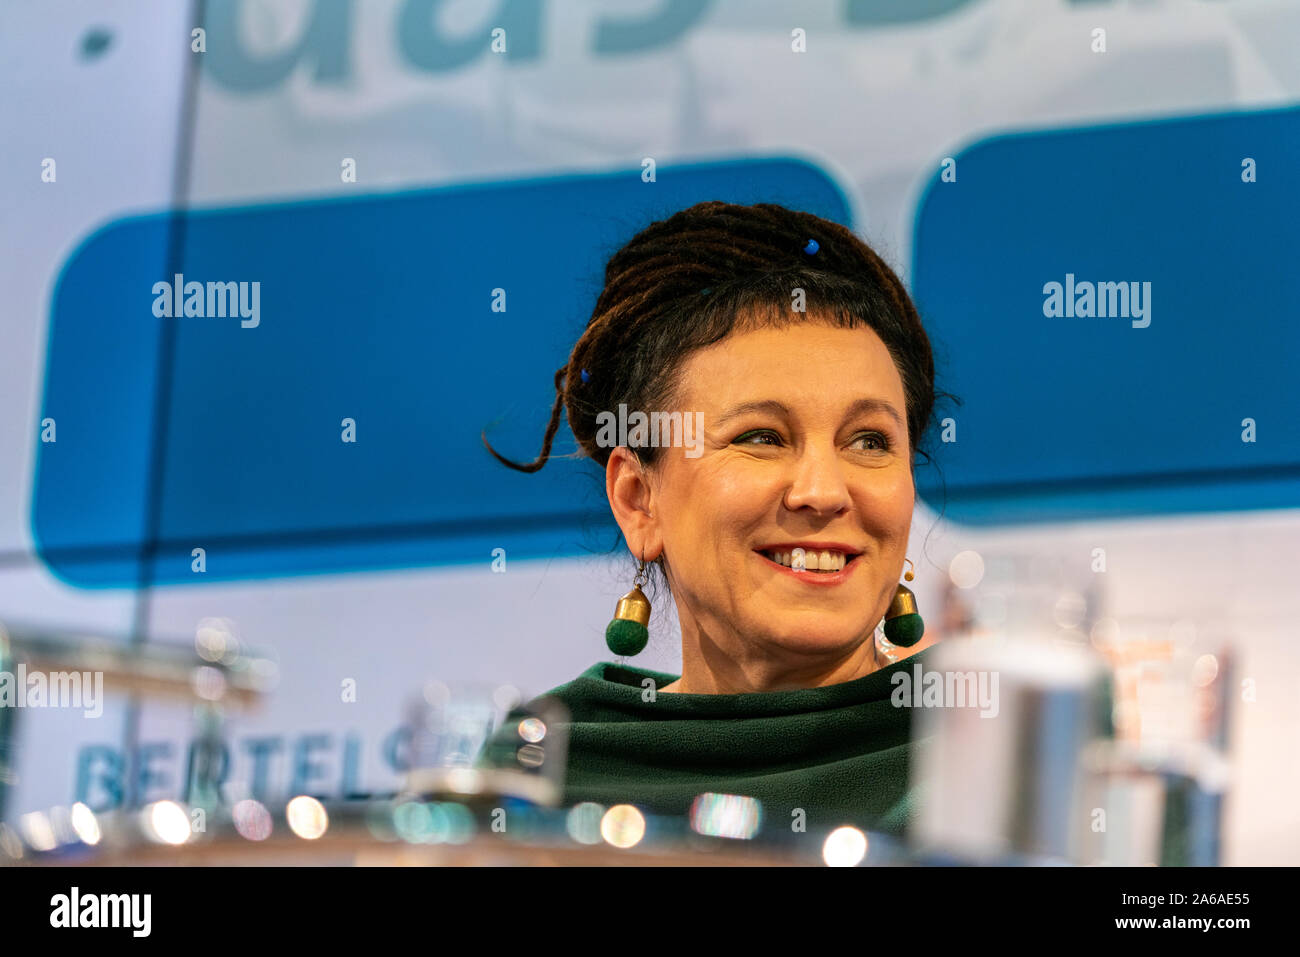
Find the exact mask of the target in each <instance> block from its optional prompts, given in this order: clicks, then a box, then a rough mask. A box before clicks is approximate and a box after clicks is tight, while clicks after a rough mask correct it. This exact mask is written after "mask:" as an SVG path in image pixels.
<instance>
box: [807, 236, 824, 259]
mask: <svg viewBox="0 0 1300 957" xmlns="http://www.w3.org/2000/svg"><path fill="white" fill-rule="evenodd" d="M819 249H821V247H820V246H818V245H817V240H815V239H810V240H808V245H807V246H805V247H804V248H803V251H804V252H806V253H807V254H808V255H809V256H812V255H815V254H816V252H817V250H819Z"/></svg>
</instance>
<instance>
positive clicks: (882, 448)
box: [857, 432, 889, 452]
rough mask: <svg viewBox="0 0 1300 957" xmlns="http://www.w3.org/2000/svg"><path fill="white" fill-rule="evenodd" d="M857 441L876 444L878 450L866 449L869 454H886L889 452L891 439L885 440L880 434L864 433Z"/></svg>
mask: <svg viewBox="0 0 1300 957" xmlns="http://www.w3.org/2000/svg"><path fill="white" fill-rule="evenodd" d="M857 441H859V442H862V441H867V442H875V443H876V448H874V449H864V451H868V452H886V451H888V450H889V439H887V438H885V437H884V436H883V435H881V434H880V433H879V432H863V433H862V434H861V435H859V436H858V438H857Z"/></svg>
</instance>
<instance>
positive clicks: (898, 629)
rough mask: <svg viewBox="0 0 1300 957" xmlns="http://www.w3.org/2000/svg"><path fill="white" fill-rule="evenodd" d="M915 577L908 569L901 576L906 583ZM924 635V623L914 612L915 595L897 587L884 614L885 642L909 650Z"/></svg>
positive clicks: (900, 586)
mask: <svg viewBox="0 0 1300 957" xmlns="http://www.w3.org/2000/svg"><path fill="white" fill-rule="evenodd" d="M903 561H905V562H907V564H909V565H911V564H912V560H911V559H910V558H905V559H903ZM913 567H915V566H913ZM915 577H916V576H915V575H913V574H912V570H911V569H910V568H909V569H908V570H907V572H905V573H904V575H903V578H904V579H906V580H907V581H911V580H912V579H913V578H915ZM924 634H925V622H924V621H923V620H922V619H921V615H920V613H919V612H918V611H917V610H916V595H914V594H912V589H910V588H908V587H907V586H906V585H899V586H898V588H897V589H896V590H895V591H894V600H893V601H891V602H890V603H889V611H887V612H885V638H886V640H888V641H889V643H890V644H891V645H897V646H898V647H900V648H910V647H912V645H914V644H916V643H917V642H918V641H920V640H921V636H922V635H924Z"/></svg>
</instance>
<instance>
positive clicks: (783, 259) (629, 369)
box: [483, 200, 936, 472]
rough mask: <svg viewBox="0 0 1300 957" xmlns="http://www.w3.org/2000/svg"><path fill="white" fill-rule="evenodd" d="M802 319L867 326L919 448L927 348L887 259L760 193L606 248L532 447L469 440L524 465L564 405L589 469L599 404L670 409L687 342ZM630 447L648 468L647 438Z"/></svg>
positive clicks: (547, 452) (690, 346)
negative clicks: (798, 301) (523, 456)
mask: <svg viewBox="0 0 1300 957" xmlns="http://www.w3.org/2000/svg"><path fill="white" fill-rule="evenodd" d="M810 241H811V242H812V243H814V244H815V246H814V245H810ZM814 250H815V251H814ZM796 287H798V288H801V289H803V290H804V294H805V302H806V307H807V312H806V313H800V312H796V311H794V310H793V309H792V308H791V295H792V290H793V289H795V288H796ZM809 319H816V320H818V321H822V322H830V323H833V324H835V325H838V326H841V327H846V328H851V327H856V326H867V327H869V328H870V329H872V330H873V331H874V332H875V333H876V335H878V336H879V337H880V338H881V340H882V341H883V342H884V344H885V346H886V348H887V349H888V350H889V354H890V356H891V357H892V358H893V360H894V365H895V366H896V367H897V368H898V372H899V376H900V377H901V379H902V381H903V392H904V395H905V397H906V400H907V409H906V417H907V431H908V439H909V443H910V445H911V449H912V451H913V453H914V454H919V455H923V456H925V457H926V459H927V460H928V459H929V455H928V454H927V453H925V452H924V451H923V450H921V449H920V448H919V444H920V442H921V438H922V436H923V434H924V433H925V431H926V429H927V427H928V426H929V423H930V417H931V415H932V413H933V409H934V403H935V399H936V392H935V388H934V358H933V355H932V353H931V348H930V339H929V337H928V336H927V335H926V332H925V329H924V328H923V327H922V325H921V320H920V317H919V316H918V315H917V311H916V307H915V306H914V305H913V304H912V300H911V297H910V296H909V295H908V294H907V290H906V289H904V288H903V284H902V282H901V281H900V280H899V278H898V276H897V275H895V274H894V271H893V270H892V269H890V268H889V266H887V265H886V264H885V262H884V261H883V260H882V259H881V258H880V257H879V256H878V255H876V253H875V251H874V250H873V249H872V248H871V247H870V246H868V245H867V244H866V243H865V242H863V241H862V240H861V239H859V238H858V237H857V236H855V235H854V234H853V233H852V232H851V231H850V230H848V229H846V228H845V227H844V226H841V225H840V224H838V223H833V222H830V221H829V220H826V219H822V218H821V217H819V216H814V215H812V214H811V213H805V212H800V211H797V210H791V209H787V208H785V207H783V206H777V205H774V204H772V203H758V204H755V205H753V206H738V205H735V204H732V203H724V202H719V201H716V200H715V201H710V202H704V203H697V204H696V205H694V206H691V207H689V208H688V209H684V210H682V211H681V212H678V213H675V214H674V215H672V216H670V217H669V218H668V219H665V220H660V221H658V222H655V223H652V224H651V225H649V226H648V227H646V228H645V229H643V230H642V231H641V232H639V233H637V234H636V235H635V236H633V237H632V239H631V240H629V241H628V243H627V244H626V245H625V246H623V248H622V249H620V250H619V251H618V252H617V253H615V254H614V256H613V258H611V259H610V261H609V263H608V265H607V266H606V267H605V288H604V289H603V290H602V291H601V294H600V297H599V298H598V299H597V300H596V307H595V309H594V310H592V314H591V319H590V320H589V321H588V323H587V328H586V331H585V332H583V334H582V336H581V338H579V339H578V342H577V344H575V345H574V347H573V351H572V352H571V353H570V355H569V360H568V362H567V363H565V365H564V366H562V367H561V368H560V369H558V370H557V371H556V373H555V391H556V398H555V404H554V406H553V407H552V409H551V419H550V422H549V423H548V425H547V427H546V432H545V435H544V436H543V438H542V451H541V454H540V455H538V457H537V458H536V459H534V460H533V461H532V462H527V463H520V462H513V461H511V460H510V459H507V458H505V457H504V456H502V455H501V454H499V453H498V452H497V451H496V450H495V449H493V448H492V446H491V445H490V444H489V443H488V441H487V436H486V434H484V436H483V444H484V445H486V446H487V449H488V451H489V452H491V453H492V455H494V456H495V457H496V458H497V460H498V461H500V462H501V463H502V464H504V465H507V466H509V467H510V468H512V469H518V470H519V471H521V472H536V471H537V470H538V469H540V468H541V467H542V466H543V465H545V464H546V461H547V460H548V459H549V458H550V457H551V442H552V440H553V439H554V438H555V433H556V431H557V430H558V429H559V426H560V414H561V410H562V409H564V410H567V412H568V417H569V427H570V429H571V430H572V431H573V435H574V437H575V438H576V439H577V440H578V444H579V446H580V447H581V449H582V451H583V452H584V453H585V454H586V455H587V456H589V457H590V458H592V459H593V460H595V461H596V462H597V463H599V464H600V465H601V466H602V467H603V466H605V465H606V464H607V463H608V461H609V456H610V452H611V450H610V449H609V448H603V447H601V446H600V445H598V444H597V442H596V433H597V419H596V417H597V415H598V414H599V413H600V412H602V411H613V410H616V409H617V408H618V407H619V405H620V403H621V404H624V405H626V407H627V408H628V409H640V410H648V409H663V410H667V409H672V408H676V407H677V405H678V404H679V401H678V399H679V395H678V393H679V392H680V385H681V384H680V376H681V371H682V366H683V364H684V363H685V361H686V359H687V357H689V356H690V355H691V353H692V352H694V351H695V350H697V349H700V348H703V347H705V346H708V345H711V344H713V343H715V342H718V341H719V340H721V339H723V338H725V337H726V336H728V335H729V334H731V333H732V332H735V331H741V330H744V329H752V328H757V327H760V326H776V325H782V324H786V323H790V322H799V321H807V320H809ZM632 451H633V452H634V453H635V454H636V455H637V458H638V459H639V460H640V461H641V462H642V464H644V465H647V466H652V465H654V464H655V462H656V460H657V457H658V452H659V449H658V448H657V447H655V446H652V445H651V446H646V447H643V448H634V449H632ZM913 464H915V459H914V460H913Z"/></svg>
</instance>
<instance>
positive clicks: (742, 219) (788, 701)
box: [484, 202, 936, 831]
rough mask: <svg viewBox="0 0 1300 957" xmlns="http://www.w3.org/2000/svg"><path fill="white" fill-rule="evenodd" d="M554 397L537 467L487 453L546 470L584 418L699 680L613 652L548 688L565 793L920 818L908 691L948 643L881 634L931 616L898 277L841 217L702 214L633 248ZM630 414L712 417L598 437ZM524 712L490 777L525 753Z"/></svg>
mask: <svg viewBox="0 0 1300 957" xmlns="http://www.w3.org/2000/svg"><path fill="white" fill-rule="evenodd" d="M555 384H556V391H557V397H556V402H555V407H554V409H553V410H552V417H551V421H550V423H549V425H548V427H547V430H546V434H545V437H544V440H543V448H542V452H541V454H540V455H539V456H538V458H537V459H536V460H535V461H533V462H531V463H516V462H512V461H510V460H509V459H506V458H504V457H502V456H501V455H500V454H498V453H497V452H496V451H495V450H493V449H492V448H491V446H490V445H489V446H488V448H489V451H491V452H492V454H493V455H494V456H496V458H497V459H498V460H499V461H501V462H502V463H504V464H506V465H508V466H510V467H511V468H516V469H519V470H522V471H529V472H531V471H536V470H537V469H540V468H541V467H542V466H543V465H544V464H545V463H546V461H547V459H548V458H549V456H550V447H551V442H552V440H553V438H554V436H555V433H556V430H557V429H558V427H559V422H560V416H561V414H562V412H564V411H567V413H568V420H569V424H570V427H571V429H572V431H573V434H574V436H575V437H576V438H577V440H578V443H579V445H580V446H581V448H582V451H583V453H585V454H586V455H589V456H590V457H591V458H592V459H594V460H595V461H596V462H598V463H599V464H600V465H602V466H603V467H604V469H605V490H606V494H607V496H608V499H609V504H610V508H611V510H612V511H613V514H614V517H615V519H616V521H617V522H618V524H619V527H620V529H621V530H622V533H623V537H624V539H625V540H626V542H627V544H628V547H629V549H630V550H631V553H632V555H633V557H634V558H635V559H640V566H639V568H638V577H637V580H638V584H639V583H641V580H642V578H643V577H645V575H646V574H647V573H648V572H649V571H650V570H652V569H653V570H655V571H657V572H658V574H659V575H661V576H662V581H663V584H665V585H666V586H667V588H668V589H669V591H670V593H671V595H672V597H673V600H674V602H675V604H676V607H677V613H678V619H679V621H680V623H681V651H682V673H681V675H680V676H677V675H666V674H662V673H659V672H654V671H649V670H647V669H642V668H636V667H632V666H630V665H627V664H605V663H602V664H597V665H595V666H593V667H592V668H590V669H588V670H587V671H586V672H584V673H583V674H582V675H580V676H579V677H578V678H576V679H575V680H574V681H571V682H569V683H568V684H566V685H563V686H561V687H560V688H557V689H555V690H554V691H552V692H551V693H550V694H551V695H552V696H553V697H555V698H558V699H560V700H561V701H563V702H564V704H565V705H566V706H567V707H568V709H569V711H570V714H571V721H570V724H569V728H568V732H569V765H568V769H567V775H566V784H565V797H566V799H567V800H570V801H579V800H594V801H627V802H630V803H634V804H640V805H642V806H643V807H647V808H649V809H652V810H655V811H659V812H664V813H684V812H685V811H686V810H687V809H688V808H689V807H690V805H691V803H692V801H693V799H694V798H695V797H696V796H697V795H699V794H700V793H703V792H721V793H733V794H742V795H746V796H749V797H753V798H757V799H758V800H760V801H761V802H763V805H764V807H765V809H766V814H767V817H768V819H769V820H771V818H772V816H773V815H775V816H776V818H777V819H778V822H779V821H780V820H782V819H784V820H787V821H791V822H792V823H797V822H799V821H804V822H824V823H826V824H828V825H829V824H842V823H856V824H859V825H861V826H864V827H868V828H877V829H882V830H888V831H901V830H904V829H905V828H906V824H907V820H908V815H909V809H910V797H911V795H910V793H909V791H908V768H909V764H910V761H911V759H912V757H913V755H912V751H913V748H914V744H915V743H914V742H912V740H911V733H910V732H911V718H910V712H909V711H908V710H907V709H905V708H897V707H895V706H894V705H893V704H892V703H891V700H890V698H891V681H890V679H891V676H892V673H893V672H895V671H897V670H898V669H899V668H900V667H902V665H901V663H899V664H897V665H896V664H895V662H897V661H898V659H899V658H901V657H905V656H907V655H909V654H910V655H914V654H916V653H917V652H920V651H921V650H922V648H924V647H925V645H924V643H922V644H913V645H912V646H911V647H909V648H907V649H899V648H897V647H896V646H895V645H892V644H889V643H887V642H884V641H883V640H881V639H879V638H878V637H877V629H878V626H879V625H880V624H881V622H882V620H883V619H886V618H889V619H894V618H895V616H901V615H903V614H905V613H906V612H908V611H911V610H913V609H912V607H911V606H910V605H909V600H910V597H911V593H910V591H908V590H907V589H906V588H905V587H904V586H901V585H900V584H899V577H900V575H901V573H902V570H903V565H904V562H905V560H906V550H907V543H908V535H909V531H910V527H911V521H912V511H913V507H914V505H915V482H914V478H913V469H914V466H915V462H916V458H917V456H918V455H924V453H923V452H921V451H919V450H918V442H919V440H920V439H921V437H922V435H923V434H924V433H925V432H926V429H927V426H928V424H929V421H930V418H931V414H932V410H933V406H934V401H935V396H936V393H935V388H934V363H933V359H932V356H931V350H930V343H929V339H928V337H927V336H926V333H925V330H924V328H923V327H922V325H921V322H920V319H919V317H918V316H917V312H916V309H915V307H914V306H913V304H912V302H911V299H910V298H909V296H908V295H907V292H906V290H905V289H904V288H903V285H902V283H901V282H900V281H899V279H898V277H897V276H896V275H895V274H894V272H893V271H892V270H891V269H890V268H889V267H888V266H887V265H885V263H884V262H883V261H882V260H881V259H880V257H879V256H877V255H876V254H875V253H874V252H873V251H872V250H871V248H870V247H869V246H867V245H866V244H865V243H864V242H862V241H861V240H860V239H858V238H857V237H856V236H854V235H853V233H852V232H850V231H849V230H848V229H846V228H845V227H843V226H840V225H839V224H836V223H832V222H829V221H827V220H824V219H821V218H819V217H816V216H813V215H811V214H808V213H803V212H798V211H794V210H789V209H786V208H784V207H780V206H775V205H771V204H758V205H755V206H736V205H731V204H727V203H721V202H707V203H700V204H698V205H696V206H692V207H690V208H689V209H686V210H683V211H681V212H679V213H677V214H676V215H674V216H672V217H670V218H669V219H667V220H664V221H661V222H656V223H654V224H652V225H651V226H649V227H648V228H646V229H645V230H643V231H642V232H641V233H639V234H638V235H636V236H635V237H634V238H633V239H632V240H631V241H630V242H629V243H628V244H627V245H626V246H624V247H623V248H622V249H621V250H619V252H618V253H617V254H616V255H615V256H614V257H613V258H612V259H611V260H610V262H609V264H608V266H607V268H606V272H605V288H604V290H603V291H602V293H601V295H600V297H599V299H598V300H597V303H596V307H595V310H594V311H593V314H592V317H591V320H590V322H589V323H588V325H587V329H586V331H585V332H584V334H583V335H582V337H581V338H580V339H579V340H578V342H577V344H576V345H575V346H574V348H573V350H572V353H571V355H570V357H569V360H568V362H567V363H566V364H565V366H564V367H563V368H561V369H559V370H558V371H557V373H556V376H555ZM624 407H626V408H631V409H637V410H646V411H647V413H648V414H654V413H655V412H658V413H661V414H663V413H668V414H671V413H681V414H682V416H683V418H685V417H687V416H690V417H693V418H696V419H697V420H698V421H700V422H702V423H703V434H702V436H697V448H696V449H695V450H694V451H695V454H693V455H687V454H686V450H684V449H682V448H679V447H672V446H669V447H665V446H663V445H662V444H659V443H638V442H635V441H631V439H630V437H629V441H627V442H625V443H624V444H619V445H617V446H614V447H610V443H608V442H602V441H599V436H598V425H597V424H598V422H600V421H604V420H605V419H607V417H608V416H609V415H610V414H611V412H612V411H613V410H617V409H620V408H624ZM484 443H485V444H486V443H487V440H486V437H485V438H484ZM647 563H649V564H647ZM909 578H910V575H909ZM648 611H649V604H648V601H646V600H645V599H644V595H643V593H642V592H641V591H640V590H639V588H637V589H634V590H633V592H630V593H629V595H628V596H626V597H625V599H624V601H623V602H620V604H619V608H618V612H617V616H616V621H615V622H614V623H612V624H611V628H610V631H609V633H608V636H607V637H608V640H609V643H610V648H611V650H612V651H615V653H616V654H627V653H633V652H635V651H636V650H639V647H640V646H641V645H643V644H644V637H643V636H644V633H645V632H644V628H643V627H642V626H644V625H645V623H646V621H647V620H648ZM914 620H915V621H919V619H914ZM892 633H893V634H895V635H896V636H897V635H898V634H907V632H906V630H903V631H897V630H895V631H894V632H892ZM919 637H920V629H919V628H915V629H913V630H912V632H911V633H910V635H909V638H910V639H911V640H912V641H913V642H914V641H915V639H916V638H919ZM899 640H900V641H902V640H903V639H899ZM509 724H510V723H509V722H507V726H506V728H505V729H503V733H502V735H501V736H500V737H499V738H498V739H497V740H496V741H495V742H494V745H493V747H491V748H489V749H488V752H487V753H486V754H485V761H486V762H487V763H492V764H496V763H500V762H507V763H508V762H510V761H511V760H513V752H514V748H513V747H512V742H511V740H510V734H509ZM778 826H784V825H780V824H779V823H778Z"/></svg>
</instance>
